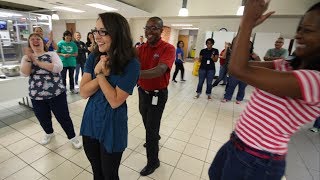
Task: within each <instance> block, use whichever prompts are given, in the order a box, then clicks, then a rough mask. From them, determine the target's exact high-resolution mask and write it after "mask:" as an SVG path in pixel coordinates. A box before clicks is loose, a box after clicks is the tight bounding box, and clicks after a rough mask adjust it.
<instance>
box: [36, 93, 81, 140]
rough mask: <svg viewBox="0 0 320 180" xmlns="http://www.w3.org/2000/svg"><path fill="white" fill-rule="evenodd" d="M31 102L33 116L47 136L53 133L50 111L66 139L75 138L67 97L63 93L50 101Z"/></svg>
mask: <svg viewBox="0 0 320 180" xmlns="http://www.w3.org/2000/svg"><path fill="white" fill-rule="evenodd" d="M31 102H32V106H33V111H34V114H35V115H36V117H37V119H38V120H39V122H40V125H41V127H42V128H43V130H44V131H45V132H46V133H47V134H51V133H53V128H52V115H51V111H52V112H53V114H54V116H55V117H56V119H57V121H58V122H59V123H60V125H61V127H62V129H63V130H64V132H65V133H66V134H67V136H68V139H71V138H73V137H75V136H76V134H75V132H74V128H73V123H72V120H71V118H70V114H69V109H68V103H67V95H66V93H65V92H63V93H62V94H60V95H58V96H56V97H54V98H51V99H45V100H34V99H31Z"/></svg>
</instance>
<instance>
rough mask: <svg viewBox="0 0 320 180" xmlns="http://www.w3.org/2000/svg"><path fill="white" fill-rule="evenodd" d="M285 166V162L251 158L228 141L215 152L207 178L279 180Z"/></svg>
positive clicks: (218, 179) (211, 179)
mask: <svg viewBox="0 0 320 180" xmlns="http://www.w3.org/2000/svg"><path fill="white" fill-rule="evenodd" d="M285 164H286V162H285V160H281V161H279V160H268V159H261V158H258V157H255V156H252V155H251V154H249V153H247V152H245V151H241V150H239V149H237V148H236V147H235V146H234V145H233V144H232V142H231V141H228V142H227V143H226V144H224V145H223V146H222V147H221V148H220V150H219V151H218V152H217V154H216V157H215V158H214V160H213V162H212V164H211V167H210V169H209V177H210V180H238V179H241V180H280V179H281V178H282V176H283V175H284V172H285Z"/></svg>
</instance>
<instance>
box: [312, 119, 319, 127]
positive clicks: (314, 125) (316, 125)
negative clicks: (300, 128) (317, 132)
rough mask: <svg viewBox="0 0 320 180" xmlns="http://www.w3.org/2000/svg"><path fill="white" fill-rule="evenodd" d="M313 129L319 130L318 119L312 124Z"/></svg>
mask: <svg viewBox="0 0 320 180" xmlns="http://www.w3.org/2000/svg"><path fill="white" fill-rule="evenodd" d="M313 127H315V128H318V129H320V117H318V118H317V119H316V121H315V122H314V124H313Z"/></svg>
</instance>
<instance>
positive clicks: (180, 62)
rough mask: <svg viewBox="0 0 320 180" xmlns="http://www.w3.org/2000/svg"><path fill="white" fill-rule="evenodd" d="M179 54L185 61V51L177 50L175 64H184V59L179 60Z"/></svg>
mask: <svg viewBox="0 0 320 180" xmlns="http://www.w3.org/2000/svg"><path fill="white" fill-rule="evenodd" d="M178 54H181V58H182V59H183V57H184V55H183V50H182V49H181V48H177V50H176V61H175V62H176V63H179V64H182V63H183V61H182V59H179V58H178Z"/></svg>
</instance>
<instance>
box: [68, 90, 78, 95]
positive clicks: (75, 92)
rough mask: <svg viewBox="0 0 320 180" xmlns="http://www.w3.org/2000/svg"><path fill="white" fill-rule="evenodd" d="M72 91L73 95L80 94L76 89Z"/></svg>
mask: <svg viewBox="0 0 320 180" xmlns="http://www.w3.org/2000/svg"><path fill="white" fill-rule="evenodd" d="M70 91H71V93H72V94H78V93H79V92H78V91H77V90H75V89H71V90H70Z"/></svg>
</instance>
